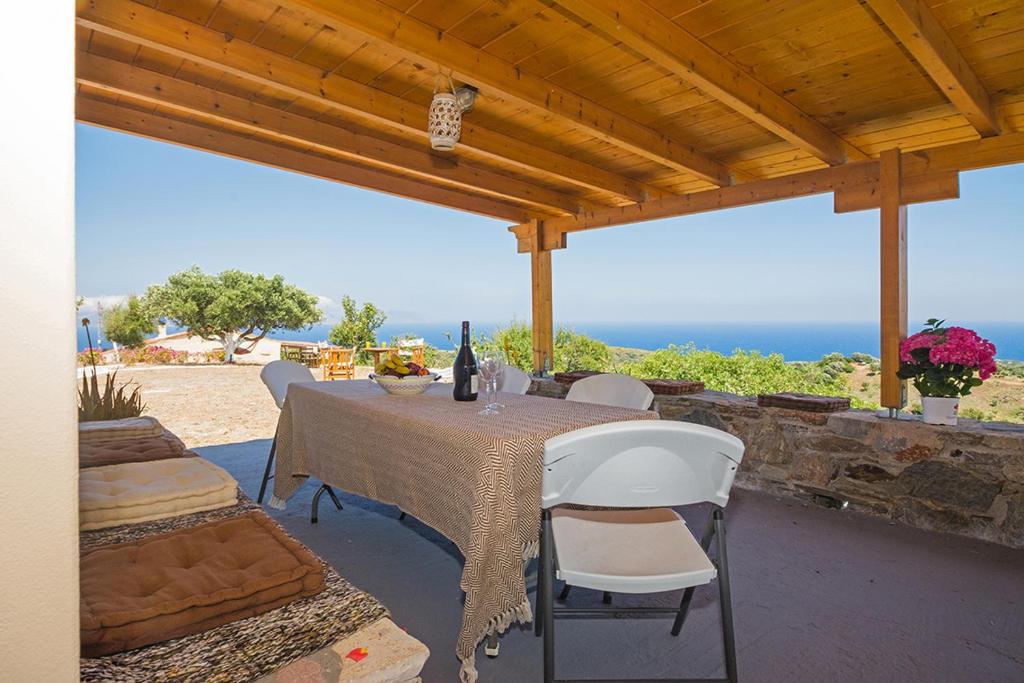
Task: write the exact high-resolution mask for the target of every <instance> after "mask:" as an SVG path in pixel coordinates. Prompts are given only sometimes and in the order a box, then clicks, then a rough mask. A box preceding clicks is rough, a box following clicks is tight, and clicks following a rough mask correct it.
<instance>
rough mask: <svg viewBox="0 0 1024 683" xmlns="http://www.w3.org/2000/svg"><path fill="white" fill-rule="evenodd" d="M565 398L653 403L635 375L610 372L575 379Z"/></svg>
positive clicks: (643, 406) (608, 598)
mask: <svg viewBox="0 0 1024 683" xmlns="http://www.w3.org/2000/svg"><path fill="white" fill-rule="evenodd" d="M565 400H566V401H579V402H581V403H600V404H602V405H606V406H616V407H618V408H636V409H637V410H647V409H648V408H650V407H651V403H653V402H654V392H653V391H651V389H650V387H648V386H647V385H646V384H644V383H643V382H641V381H640V380H638V379H636V378H635V377H630V376H629V375H623V374H621V373H616V372H609V373H604V374H600V375H592V376H590V377H584V378H583V379H580V380H576V381H575V382H573V383H572V386H570V387H569V393H567V394H566V395H565ZM567 597H569V585H568V584H566V586H565V588H563V589H562V593H561V595H559V596H558V599H559V600H565V599H566V598H567ZM611 603H612V594H611V592H610V591H605V592H604V604H606V605H610V604H611Z"/></svg>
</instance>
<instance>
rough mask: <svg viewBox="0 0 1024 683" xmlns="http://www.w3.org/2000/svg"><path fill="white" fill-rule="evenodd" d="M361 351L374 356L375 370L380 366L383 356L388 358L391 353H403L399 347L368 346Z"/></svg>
mask: <svg viewBox="0 0 1024 683" xmlns="http://www.w3.org/2000/svg"><path fill="white" fill-rule="evenodd" d="M361 350H362V351H366V352H367V353H369V354H373V367H375V368H376V367H377V366H378V365H380V357H381V356H385V357H387V356H388V355H389V354H391V353H399V352H400V351H401V349H400V348H399V347H397V346H368V347H366V348H365V349H361Z"/></svg>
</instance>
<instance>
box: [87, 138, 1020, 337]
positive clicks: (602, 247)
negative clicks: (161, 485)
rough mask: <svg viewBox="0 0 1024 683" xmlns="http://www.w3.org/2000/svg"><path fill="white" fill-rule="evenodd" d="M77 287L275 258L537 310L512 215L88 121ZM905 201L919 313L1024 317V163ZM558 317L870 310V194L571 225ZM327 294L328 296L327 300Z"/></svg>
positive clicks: (362, 293) (453, 315)
mask: <svg viewBox="0 0 1024 683" xmlns="http://www.w3.org/2000/svg"><path fill="white" fill-rule="evenodd" d="M77 130H78V139H77V192H78V195H77V226H78V228H77V230H78V233H77V234H78V237H77V239H78V244H77V253H78V271H77V282H78V291H79V294H80V295H83V296H87V297H117V296H121V295H124V294H127V293H131V292H136V293H141V292H142V291H143V290H145V288H146V287H147V286H148V285H150V284H153V283H157V282H162V281H163V280H165V279H166V277H167V276H168V275H169V274H171V273H173V272H176V271H178V270H181V269H183V268H187V267H189V266H191V265H193V264H195V265H198V266H200V267H201V268H203V269H204V270H207V271H212V272H218V271H221V270H224V269H228V268H238V269H242V270H248V271H255V272H264V273H268V274H271V273H280V274H282V275H284V276H285V277H286V278H287V279H288V280H290V281H291V282H293V283H295V284H297V285H299V286H300V287H303V288H304V289H306V290H308V291H310V292H312V293H315V294H317V295H319V296H321V297H325V298H326V299H325V310H326V312H327V314H328V317H329V319H330V318H332V317H334V316H336V310H337V309H336V306H334V305H333V304H332V303H331V301H338V300H340V299H341V297H342V296H343V295H345V294H348V295H350V296H353V297H355V298H356V299H357V300H359V301H363V300H370V301H373V302H374V303H375V304H377V305H378V306H380V307H382V308H383V309H385V310H386V311H388V312H389V314H390V318H391V320H392V321H394V322H437V321H449V320H455V319H463V318H470V319H476V320H490V321H500V320H508V319H510V318H512V317H513V316H515V317H519V318H528V317H529V310H530V298H529V296H530V295H529V292H530V286H529V277H530V268H529V259H528V258H527V257H526V256H525V255H520V254H517V253H516V250H515V242H514V240H513V238H512V236H511V235H510V234H509V233H508V232H507V231H506V229H505V228H506V223H504V222H502V221H496V220H492V219H488V218H483V217H480V216H475V215H471V214H467V213H463V212H460V211H453V210H449V209H443V208H440V207H434V206H431V205H427V204H422V203H419V202H414V201H410V200H405V199H401V198H397V197H391V196H388V195H383V194H379V193H375V192H370V191H367V190H362V189H358V188H353V187H349V186H346V185H341V184H338V183H332V182H327V181H323V180H319V179H315V178H309V177H306V176H302V175H298V174H294V173H288V172H284V171H278V170H275V169H270V168H266V167H263V166H258V165H255V164H251V163H246V162H241V161H236V160H233V159H227V158H224V157H219V156H216V155H211V154H206V153H203V152H197V151H194V150H189V149H184V148H182V147H176V146H173V145H168V144H164V143H159V142H153V141H150V140H144V139H141V138H136V137H132V136H128V135H124V134H120V133H115V132H111V131H106V130H101V129H97V128H93V127H90V126H85V125H81V124H79V125H78V129H77ZM960 195H961V198H960V199H959V200H955V201H946V202H936V203H932V204H925V205H918V206H913V207H911V208H910V218H909V226H910V237H909V243H910V255H909V260H910V265H909V270H910V316H911V325H912V326H915V325H916V323H917V322H918V321H922V320H924V319H925V318H928V317H931V316H933V315H934V316H939V317H945V318H947V319H949V320H965V321H978V320H989V321H1013V322H1016V321H1024V268H1022V255H1024V166H1015V167H1009V168H1002V169H991V170H985V171H974V172H971V173H964V174H961V184H960ZM553 272H554V284H553V287H554V305H555V317H556V318H557V319H558V320H562V321H613V320H614V321H664V322H676V321H849V322H857V321H870V320H875V319H876V318H877V306H878V304H877V300H878V218H877V212H876V211H862V212H858V213H852V214H844V215H836V214H833V213H832V197H831V195H822V196H818V197H809V198H804V199H797V200H789V201H783V202H775V203H772V204H762V205H759V206H754V207H745V208H741V209H732V210H728V211H719V212H714V213H707V214H701V215H697V216H686V217H681V218H675V219H668V220H662V221H653V222H650V223H642V224H637V225H632V226H624V227H618V228H609V229H605V230H597V231H593V232H590V233H587V234H581V235H570V236H569V248H568V249H567V250H565V251H563V252H556V254H555V256H554V259H553ZM327 299H329V300H331V301H327Z"/></svg>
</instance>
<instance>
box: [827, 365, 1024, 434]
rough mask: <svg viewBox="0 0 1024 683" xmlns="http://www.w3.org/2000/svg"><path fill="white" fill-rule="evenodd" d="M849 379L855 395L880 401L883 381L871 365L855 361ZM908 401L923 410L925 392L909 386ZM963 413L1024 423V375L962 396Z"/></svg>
mask: <svg viewBox="0 0 1024 683" xmlns="http://www.w3.org/2000/svg"><path fill="white" fill-rule="evenodd" d="M846 381H847V382H848V383H849V386H850V390H851V391H852V392H853V393H854V395H856V396H858V397H860V398H863V399H864V400H866V401H869V402H873V403H878V396H879V394H880V392H881V380H880V378H879V376H878V375H877V374H874V373H872V372H871V369H870V367H869V366H868V365H866V364H863V363H854V370H853V372H852V373H850V374H849V375H846ZM907 401H908V403H909V406H910V408H911V409H914V408H917V409H918V410H920V406H921V395H920V394H919V393H917V390H916V389H914V387H913V385H910V386H908V387H907ZM965 411H966V412H965ZM979 411H980V412H979ZM960 414H961V415H963V416H964V417H973V418H980V419H984V420H997V421H1000V422H1024V378H1020V377H1006V376H1002V375H996V376H995V377H992V378H991V379H989V380H988V381H987V382H985V383H984V384H982V385H981V386H980V387H978V388H977V389H975V390H974V391H972V392H971V393H970V395H969V396H965V397H963V398H962V399H960Z"/></svg>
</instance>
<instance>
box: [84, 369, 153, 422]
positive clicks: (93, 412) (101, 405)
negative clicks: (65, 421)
mask: <svg viewBox="0 0 1024 683" xmlns="http://www.w3.org/2000/svg"><path fill="white" fill-rule="evenodd" d="M116 381H117V373H116V372H112V373H110V374H109V375H107V377H106V379H105V380H104V381H103V387H102V389H101V388H100V383H99V380H98V379H97V377H96V372H95V370H94V371H93V373H92V376H83V377H82V388H81V389H79V390H78V421H79V422H93V421H95V420H118V419H121V418H123V417H138V416H139V415H141V414H142V411H143V409H145V407H146V406H144V405H143V404H142V396H141V395H140V393H139V390H140V389H141V387H139V386H136V387H135V388H134V389H132V391H131V393H128V391H127V390H128V388H129V387H130V383H129V382H126V383H124V384H122V385H120V386H115V382H116Z"/></svg>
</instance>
